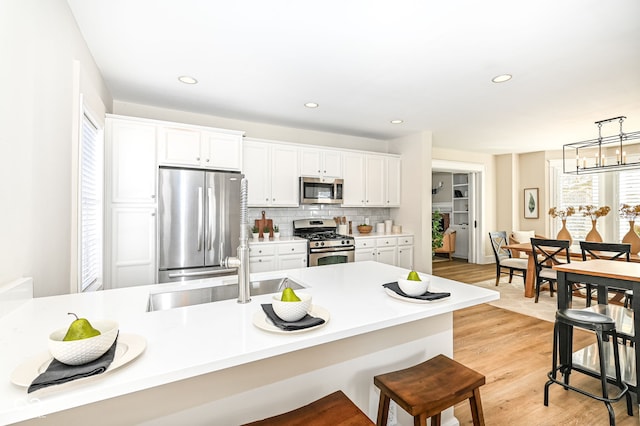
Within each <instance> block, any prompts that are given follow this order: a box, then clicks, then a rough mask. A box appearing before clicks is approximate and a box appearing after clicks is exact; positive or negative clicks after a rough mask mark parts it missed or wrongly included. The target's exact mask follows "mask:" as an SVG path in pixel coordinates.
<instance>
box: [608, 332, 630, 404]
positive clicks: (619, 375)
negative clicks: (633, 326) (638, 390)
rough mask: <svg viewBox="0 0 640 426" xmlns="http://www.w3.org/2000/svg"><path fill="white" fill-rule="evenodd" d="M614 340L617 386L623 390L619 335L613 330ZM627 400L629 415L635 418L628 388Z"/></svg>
mask: <svg viewBox="0 0 640 426" xmlns="http://www.w3.org/2000/svg"><path fill="white" fill-rule="evenodd" d="M612 334H613V338H612V339H611V340H612V343H613V356H614V358H613V359H614V361H615V362H614V365H615V367H616V385H617V386H618V389H622V388H623V387H624V384H623V383H622V373H621V372H620V354H619V350H618V333H617V332H616V331H615V330H613V333H612ZM624 396H625V399H626V400H627V414H628V415H630V416H633V407H632V403H631V392H630V391H629V389H628V388H627V391H626V392H625V395H624Z"/></svg>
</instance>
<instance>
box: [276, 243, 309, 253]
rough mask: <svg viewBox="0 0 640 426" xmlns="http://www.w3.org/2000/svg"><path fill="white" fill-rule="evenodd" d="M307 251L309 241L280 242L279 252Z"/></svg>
mask: <svg viewBox="0 0 640 426" xmlns="http://www.w3.org/2000/svg"><path fill="white" fill-rule="evenodd" d="M291 253H305V254H306V253H307V243H302V244H300V243H291V244H279V245H278V254H291Z"/></svg>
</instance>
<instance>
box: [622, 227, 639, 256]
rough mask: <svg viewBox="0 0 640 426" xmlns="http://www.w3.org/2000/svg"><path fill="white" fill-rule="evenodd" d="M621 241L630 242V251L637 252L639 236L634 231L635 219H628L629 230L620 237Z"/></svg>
mask: <svg viewBox="0 0 640 426" xmlns="http://www.w3.org/2000/svg"><path fill="white" fill-rule="evenodd" d="M622 242H623V243H627V244H631V253H635V254H638V252H640V237H638V234H636V231H635V221H633V220H630V221H629V232H627V233H626V234H625V236H624V237H623V238H622Z"/></svg>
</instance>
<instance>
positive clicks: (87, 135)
mask: <svg viewBox="0 0 640 426" xmlns="http://www.w3.org/2000/svg"><path fill="white" fill-rule="evenodd" d="M81 126H82V127H81V133H80V203H79V204H80V214H79V216H80V225H79V226H80V232H79V239H80V256H79V258H80V259H79V260H80V272H79V274H80V286H81V287H80V290H81V291H84V290H86V289H88V288H89V286H91V285H92V284H95V283H98V282H100V281H102V223H103V219H102V164H103V154H102V152H103V150H102V132H101V131H100V130H99V129H98V127H97V126H96V125H95V124H94V121H93V120H91V118H90V117H89V116H88V115H87V113H86V112H85V113H84V114H83V115H82V123H81Z"/></svg>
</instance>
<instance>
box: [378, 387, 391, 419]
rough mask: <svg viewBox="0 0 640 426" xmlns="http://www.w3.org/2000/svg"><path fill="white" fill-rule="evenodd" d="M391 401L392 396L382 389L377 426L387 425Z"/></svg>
mask: <svg viewBox="0 0 640 426" xmlns="http://www.w3.org/2000/svg"><path fill="white" fill-rule="evenodd" d="M389 402H391V400H390V398H389V397H388V396H387V395H386V394H385V393H384V392H382V391H380V402H379V403H378V419H377V421H376V426H387V419H388V418H389Z"/></svg>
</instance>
